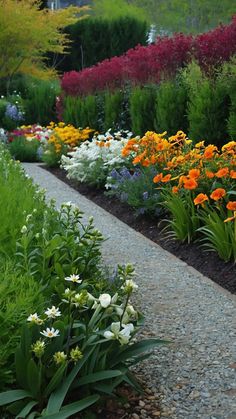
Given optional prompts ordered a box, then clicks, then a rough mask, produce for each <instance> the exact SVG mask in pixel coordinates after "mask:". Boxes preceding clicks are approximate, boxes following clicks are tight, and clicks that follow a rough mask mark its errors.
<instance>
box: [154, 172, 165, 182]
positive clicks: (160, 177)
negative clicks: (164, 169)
mask: <svg viewBox="0 0 236 419" xmlns="http://www.w3.org/2000/svg"><path fill="white" fill-rule="evenodd" d="M162 178H163V174H162V173H157V175H156V176H155V177H154V178H153V182H154V183H158V182H160V181H161V180H162Z"/></svg>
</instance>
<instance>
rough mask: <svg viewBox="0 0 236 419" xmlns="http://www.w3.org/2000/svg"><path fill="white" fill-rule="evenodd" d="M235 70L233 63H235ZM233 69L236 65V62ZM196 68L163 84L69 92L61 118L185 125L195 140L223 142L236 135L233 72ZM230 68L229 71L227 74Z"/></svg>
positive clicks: (136, 129)
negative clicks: (199, 71) (207, 73)
mask: <svg viewBox="0 0 236 419" xmlns="http://www.w3.org/2000/svg"><path fill="white" fill-rule="evenodd" d="M231 70H232V69H231ZM234 70H235V68H234ZM194 71H196V68H192V69H191V71H189V70H188V71H187V72H185V73H184V74H182V75H181V77H180V76H179V77H177V78H176V79H175V80H172V81H165V82H162V83H161V84H160V85H158V86H157V85H149V86H145V87H132V88H127V89H126V90H124V91H120V90H119V91H114V92H105V93H102V94H97V95H94V96H91V95H90V96H87V97H85V98H82V97H77V98H75V97H73V98H72V97H65V98H64V104H63V106H64V113H63V119H64V121H65V122H66V123H72V124H75V125H76V126H82V127H85V126H92V127H94V128H96V129H98V130H100V131H104V130H107V129H108V128H113V129H119V128H125V129H131V130H132V131H133V133H134V134H137V135H141V134H143V133H144V132H145V131H147V130H155V131H157V132H163V131H167V132H168V134H169V135H172V134H174V133H175V132H176V131H178V130H183V131H185V132H186V133H187V134H188V136H189V137H190V138H191V139H192V140H196V141H198V140H199V138H200V139H204V140H205V141H206V142H207V143H214V144H217V145H221V144H224V143H225V141H227V140H228V139H229V138H232V139H233V138H234V139H235V138H236V82H235V78H234V77H232V71H231V73H229V72H225V73H221V74H220V76H218V77H216V78H214V79H212V78H211V79H210V78H207V77H203V76H202V75H201V74H200V75H199V77H197V76H196V74H195V75H193V73H194ZM229 74H230V76H229Z"/></svg>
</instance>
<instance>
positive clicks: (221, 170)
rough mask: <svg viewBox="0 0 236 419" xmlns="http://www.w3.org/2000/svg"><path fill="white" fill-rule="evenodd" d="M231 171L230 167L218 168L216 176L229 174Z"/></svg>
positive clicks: (220, 176)
mask: <svg viewBox="0 0 236 419" xmlns="http://www.w3.org/2000/svg"><path fill="white" fill-rule="evenodd" d="M228 173H229V169H228V167H223V169H220V170H218V172H216V174H215V175H216V177H219V178H222V177H225V176H227V175H228Z"/></svg>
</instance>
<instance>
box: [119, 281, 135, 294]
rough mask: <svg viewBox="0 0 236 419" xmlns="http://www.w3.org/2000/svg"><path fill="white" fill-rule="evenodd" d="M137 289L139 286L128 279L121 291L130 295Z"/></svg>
mask: <svg viewBox="0 0 236 419" xmlns="http://www.w3.org/2000/svg"><path fill="white" fill-rule="evenodd" d="M137 288H138V285H137V284H136V282H134V281H133V280H132V279H126V281H125V284H124V285H122V287H121V289H123V290H124V291H125V292H127V293H128V294H129V293H131V292H133V291H135V290H136V289H137Z"/></svg>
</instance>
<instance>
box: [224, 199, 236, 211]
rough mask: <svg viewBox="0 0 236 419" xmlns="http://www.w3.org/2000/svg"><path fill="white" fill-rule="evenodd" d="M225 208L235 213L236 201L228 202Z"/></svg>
mask: <svg viewBox="0 0 236 419" xmlns="http://www.w3.org/2000/svg"><path fill="white" fill-rule="evenodd" d="M226 208H227V209H228V210H230V211H236V201H229V202H228V204H227V205H226Z"/></svg>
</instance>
